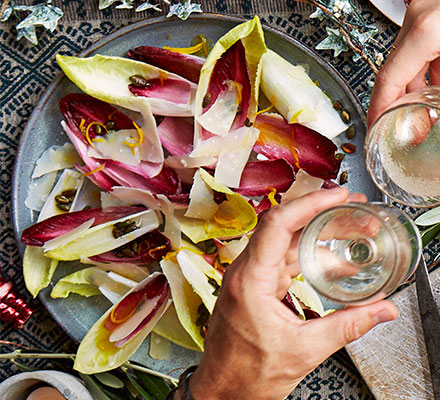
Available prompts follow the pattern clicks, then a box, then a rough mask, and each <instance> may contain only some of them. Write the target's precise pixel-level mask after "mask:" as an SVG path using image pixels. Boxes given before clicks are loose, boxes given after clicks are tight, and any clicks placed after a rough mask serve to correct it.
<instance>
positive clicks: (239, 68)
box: [202, 40, 251, 139]
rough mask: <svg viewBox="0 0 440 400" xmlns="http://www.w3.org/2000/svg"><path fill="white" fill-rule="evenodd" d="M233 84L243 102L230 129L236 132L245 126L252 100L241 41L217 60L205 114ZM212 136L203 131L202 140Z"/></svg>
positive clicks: (210, 83)
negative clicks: (237, 86)
mask: <svg viewBox="0 0 440 400" xmlns="http://www.w3.org/2000/svg"><path fill="white" fill-rule="evenodd" d="M231 82H232V83H235V84H237V85H239V87H240V89H239V93H240V96H239V98H240V100H241V101H240V103H239V104H238V106H239V110H238V111H237V115H236V117H235V119H234V122H233V124H232V126H231V129H230V131H234V130H236V129H238V128H241V127H243V126H244V123H245V121H246V118H247V114H248V110H249V106H250V99H251V82H250V77H249V69H248V64H247V60H246V52H245V49H244V46H243V44H242V43H241V40H239V41H238V42H236V43H235V44H233V45H232V46H231V47H230V48H229V49H228V50H226V52H225V53H224V54H223V55H222V56H221V58H219V59H218V60H217V62H216V64H215V66H214V69H213V71H212V74H211V78H210V81H209V85H208V90H207V91H206V95H205V99H207V101H206V104H203V105H204V106H205V107H204V108H203V113H205V112H206V111H208V110H209V109H210V108H211V106H212V105H213V104H214V103H215V101H216V100H217V98H218V97H219V95H220V94H221V93H223V92H226V91H227V90H228V89H229V84H230V83H231ZM202 115H203V114H202ZM210 136H211V134H210V133H209V132H207V131H205V130H204V129H203V133H202V138H203V139H207V138H208V137H210Z"/></svg>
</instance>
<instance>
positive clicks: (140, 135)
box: [123, 121, 144, 156]
mask: <svg viewBox="0 0 440 400" xmlns="http://www.w3.org/2000/svg"><path fill="white" fill-rule="evenodd" d="M133 125H134V127H135V128H136V131H137V133H138V135H139V139H138V141H137V142H135V143H132V142H129V141H128V140H126V141H125V142H123V144H125V145H126V146H128V147H130V149H131V152H132V154H133V156H134V155H135V154H136V153H135V148H136V147H138V146H140V145H141V144H142V143H143V142H144V133H143V132H142V129H141V128H139V126H138V124H136V122H134V121H133Z"/></svg>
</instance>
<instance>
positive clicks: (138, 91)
mask: <svg viewBox="0 0 440 400" xmlns="http://www.w3.org/2000/svg"><path fill="white" fill-rule="evenodd" d="M128 90H130V92H131V93H133V94H134V95H135V96H141V97H153V98H155V99H162V100H167V101H171V102H173V103H179V104H188V103H189V102H190V99H191V85H190V84H189V83H188V82H185V81H178V80H177V79H171V78H167V79H160V78H156V79H150V80H149V81H148V86H147V87H139V86H136V85H134V84H130V85H128Z"/></svg>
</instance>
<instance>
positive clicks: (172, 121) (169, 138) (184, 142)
mask: <svg viewBox="0 0 440 400" xmlns="http://www.w3.org/2000/svg"><path fill="white" fill-rule="evenodd" d="M157 133H158V135H159V138H160V141H161V143H162V145H163V147H165V148H166V149H167V150H168V152H169V153H170V154H171V155H173V156H182V155H186V154H189V153H191V152H192V150H193V138H194V125H193V124H192V123H190V122H188V120H186V119H184V118H176V117H165V118H164V119H163V121H162V122H161V123H160V125H159V126H158V127H157Z"/></svg>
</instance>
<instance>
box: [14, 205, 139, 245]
mask: <svg viewBox="0 0 440 400" xmlns="http://www.w3.org/2000/svg"><path fill="white" fill-rule="evenodd" d="M143 210H145V207H143V206H119V207H108V208H103V209H101V208H95V209H92V210H82V211H75V212H70V213H65V214H59V215H55V216H53V217H51V218H48V219H45V220H43V221H40V222H38V223H36V224H34V225H32V226H30V227H29V228H27V229H25V230H24V231H23V233H22V235H21V241H22V242H23V243H24V244H26V245H29V246H43V245H44V243H46V242H47V241H49V240H51V239H54V238H56V237H58V236H61V235H64V234H65V233H68V232H70V231H71V230H73V229H75V228H77V227H78V226H80V225H81V224H83V223H84V222H86V221H89V220H91V219H92V218H94V219H95V221H94V223H93V225H92V226H96V225H100V224H103V223H105V222H109V221H112V220H117V219H120V218H124V217H126V216H129V215H132V214H136V213H138V212H141V211H143Z"/></svg>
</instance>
